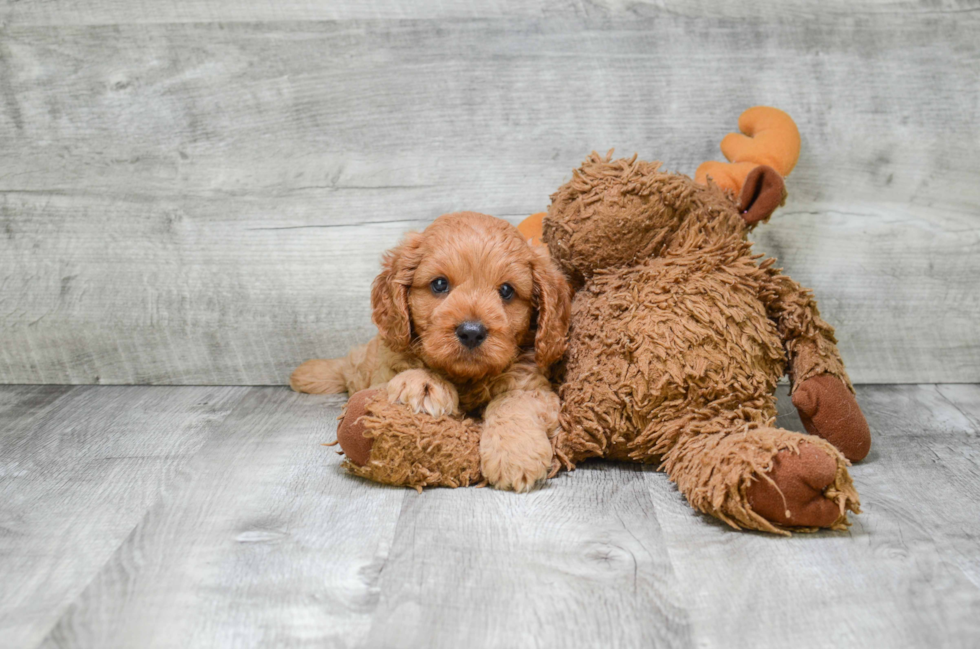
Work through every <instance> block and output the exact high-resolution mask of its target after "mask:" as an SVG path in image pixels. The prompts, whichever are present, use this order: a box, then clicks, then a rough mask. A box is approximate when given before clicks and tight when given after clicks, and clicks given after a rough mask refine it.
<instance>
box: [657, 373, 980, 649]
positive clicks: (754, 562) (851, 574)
mask: <svg viewBox="0 0 980 649" xmlns="http://www.w3.org/2000/svg"><path fill="white" fill-rule="evenodd" d="M947 387H949V386H940V387H938V388H937V386H933V385H907V386H861V387H859V388H858V401H859V403H860V404H861V408H862V410H863V411H864V413H865V415H866V416H867V418H868V423H869V425H870V426H871V431H872V436H873V439H874V444H875V445H874V447H873V448H872V451H871V455H870V456H869V457H868V458H867V459H866V460H865V461H863V462H862V463H860V464H858V465H856V466H854V467H852V468H851V474H852V476H853V477H854V482H855V485H856V486H857V488H858V490H859V492H860V494H861V507H862V509H863V510H864V512H863V513H862V514H861V515H859V516H854V517H852V523H853V525H852V527H851V528H850V530H848V531H847V532H843V533H821V534H818V535H812V536H797V537H794V538H793V539H790V540H789V542H788V543H781V542H779V540H778V539H773V538H770V537H763V536H760V535H750V534H744V535H742V534H732V533H730V532H729V531H728V530H727V529H725V527H724V526H723V525H720V524H718V523H717V522H715V521H712V520H708V519H705V518H703V517H700V516H697V515H696V514H695V513H694V512H693V511H692V510H691V509H690V508H689V507H687V506H686V505H685V504H684V503H683V502H681V501H680V500H679V499H678V497H677V493H676V491H675V490H673V489H668V488H665V486H664V485H663V483H662V482H661V481H660V476H658V475H650V476H648V479H649V481H650V483H651V492H652V493H653V494H654V495H655V496H654V502H655V503H656V506H657V511H658V514H659V519H660V521H661V525H662V529H663V535H664V539H665V543H666V544H667V546H668V547H669V548H670V553H671V558H672V559H673V562H674V567H675V570H676V572H677V578H678V581H679V583H680V584H681V585H682V589H683V595H684V596H685V602H687V604H688V609H687V610H688V613H689V615H690V621H691V627H692V628H693V629H695V630H696V633H695V640H696V642H697V643H698V645H699V646H709V647H746V648H748V647H758V646H769V647H786V646H793V647H814V648H819V647H828V646H840V647H852V646H869V647H902V646H907V647H963V648H966V647H971V646H974V645H975V644H976V639H977V638H978V637H980V617H978V615H980V579H978V575H980V549H978V548H980V543H978V541H980V517H978V516H976V505H975V503H976V502H977V498H978V497H980V427H978V425H977V420H976V419H971V418H970V417H968V416H966V415H964V413H963V410H966V409H973V410H974V411H976V409H977V406H978V404H980V387H978V386H976V385H969V386H957V389H956V390H955V392H956V394H955V395H951V398H949V397H946V396H944V394H943V392H944V391H945V390H946V388H947ZM780 396H781V398H780V404H779V406H780V408H779V409H780V424H781V425H782V426H784V427H786V428H789V429H791V430H798V431H803V427H802V424H801V423H800V421H799V418H798V417H797V415H796V412H795V409H794V408H793V406H792V404H791V403H790V402H789V398H788V395H786V393H785V392H781V395H780ZM760 638H761V639H762V640H761V641H760Z"/></svg>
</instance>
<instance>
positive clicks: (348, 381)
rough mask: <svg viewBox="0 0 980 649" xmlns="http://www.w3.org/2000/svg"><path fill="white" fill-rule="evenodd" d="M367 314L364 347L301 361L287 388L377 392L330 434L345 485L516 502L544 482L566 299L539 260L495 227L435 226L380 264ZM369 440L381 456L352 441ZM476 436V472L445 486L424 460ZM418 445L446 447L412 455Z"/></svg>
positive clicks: (479, 217)
mask: <svg viewBox="0 0 980 649" xmlns="http://www.w3.org/2000/svg"><path fill="white" fill-rule="evenodd" d="M371 306H372V310H373V313H372V320H373V321H374V323H375V324H376V325H377V327H378V336H377V337H376V338H375V339H374V340H372V341H371V342H370V343H368V344H367V345H363V346H361V347H358V348H355V349H353V350H352V351H351V352H350V354H348V355H347V356H346V357H344V358H339V359H332V360H320V359H317V360H311V361H307V362H306V363H303V364H302V365H301V366H300V367H298V368H297V369H296V371H295V372H293V375H292V377H291V379H290V385H291V386H292V387H293V389H294V390H297V391H300V392H316V393H336V392H344V391H346V392H348V393H350V394H351V395H354V394H355V393H356V392H358V391H361V390H368V389H374V390H382V389H383V391H384V394H383V395H380V394H377V393H366V394H363V395H361V396H360V397H358V398H357V399H352V404H351V408H349V411H350V410H356V416H355V417H354V420H356V421H358V422H361V420H362V419H363V422H361V423H359V425H358V427H357V429H356V430H354V429H353V428H352V427H351V426H347V427H342V429H341V431H339V432H338V435H339V436H341V437H343V436H344V435H346V436H347V438H341V439H340V441H341V443H342V446H343V448H345V450H347V451H348V458H349V459H351V460H352V461H353V462H354V464H355V467H356V466H357V465H360V467H359V468H355V472H356V473H359V474H361V475H365V476H367V477H371V478H373V479H375V480H379V481H381V482H389V483H393V484H411V485H412V486H420V485H428V484H447V485H454V486H455V485H458V484H469V483H470V482H471V481H473V480H475V479H476V478H477V477H478V475H479V474H480V473H482V475H483V477H484V478H486V480H487V481H489V482H490V483H491V484H492V485H494V486H496V487H499V488H503V489H514V490H516V491H525V490H527V489H530V488H531V487H532V486H533V485H534V484H535V483H536V482H537V481H539V480H542V479H544V478H546V477H547V475H548V472H549V471H550V470H551V468H552V466H553V452H552V445H551V441H550V437H551V436H553V435H554V434H555V432H556V426H557V419H558V410H559V405H558V398H557V396H556V395H555V393H554V392H553V391H552V389H551V384H550V381H549V377H548V368H549V367H550V366H551V365H552V364H553V363H554V362H555V361H557V360H558V359H559V358H560V357H561V356H562V354H563V353H564V351H565V345H566V335H567V331H568V319H569V311H570V289H569V287H568V284H567V283H566V281H565V279H564V277H563V276H562V274H561V273H560V272H559V271H558V270H557V268H556V267H555V266H554V264H553V263H552V262H551V260H550V258H549V257H548V255H547V252H546V251H543V250H539V249H534V248H532V247H531V246H529V245H528V244H527V242H526V241H525V240H524V238H523V237H522V236H521V235H520V233H518V231H517V229H516V228H515V227H514V226H512V225H510V224H509V223H507V222H506V221H503V220H501V219H497V218H493V217H491V216H487V215H485V214H476V213H474V212H461V213H457V214H447V215H444V216H441V217H439V218H438V219H436V220H435V222H433V223H432V225H430V226H429V227H428V228H426V229H425V231H424V232H422V233H410V234H409V235H408V236H407V237H406V238H405V240H404V242H403V243H402V244H401V245H400V246H399V247H397V248H395V249H394V250H391V251H389V252H388V253H387V254H386V255H385V257H384V261H383V264H382V271H381V274H380V275H378V277H377V279H375V281H374V285H373V288H372V290H371ZM385 396H386V398H383V397H385ZM380 411H384V417H382V418H377V417H376V418H375V419H372V418H371V417H372V415H374V414H377V413H378V412H380ZM349 414H351V413H350V412H349ZM463 414H469V415H476V416H482V422H479V423H477V422H475V421H474V420H472V419H462V417H461V416H462V415H463ZM369 423H373V427H372V426H368V428H367V429H365V428H364V425H366V424H369ZM475 426H476V427H478V428H474V427H475ZM381 428H383V431H382V432H385V433H386V435H384V436H383V437H384V442H383V443H378V444H376V445H375V444H374V443H373V442H370V443H365V442H364V441H363V440H365V439H368V440H377V439H379V437H380V435H379V434H378V433H379V430H380V429H381ZM477 429H478V430H479V460H480V461H479V472H477V471H475V470H472V469H473V466H472V462H471V461H470V463H469V464H468V465H467V466H468V467H469V470H468V472H464V474H465V475H453V474H454V473H456V472H455V470H454V471H449V472H447V471H446V470H445V469H446V463H445V461H442V460H439V461H437V460H436V458H437V457H438V458H441V457H443V456H442V455H439V454H438V453H436V451H437V450H438V449H441V448H449V447H451V446H452V445H453V444H455V441H453V440H469V442H472V441H473V439H474V438H473V431H474V430H477ZM428 431H433V432H440V433H444V432H445V431H452V432H453V434H450V435H448V437H447V436H445V435H442V436H441V437H439V440H441V441H439V440H437V438H436V437H431V440H433V441H432V442H431V443H430V444H427V445H423V443H422V442H423V440H424V439H428V438H426V435H427V434H428ZM456 433H458V435H456ZM454 435H455V436H454ZM437 437H438V436H437ZM447 439H448V440H449V441H448V442H447V441H446V440H447ZM446 444H448V445H449V446H446ZM359 445H360V446H359ZM437 447H438V449H437ZM351 449H355V450H353V451H351ZM423 449H424V450H423ZM467 449H470V450H469V453H468V455H469V459H470V460H472V456H473V453H472V444H470V446H467ZM466 454H467V453H464V454H463V455H466ZM443 455H445V454H443ZM355 456H357V457H355ZM396 459H397V461H396ZM461 462H462V463H463V464H466V462H467V460H466V458H463V459H462V460H461ZM454 466H455V465H454ZM438 467H442V469H441V470H440V469H439V468H438Z"/></svg>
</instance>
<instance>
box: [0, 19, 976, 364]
mask: <svg viewBox="0 0 980 649" xmlns="http://www.w3.org/2000/svg"><path fill="white" fill-rule="evenodd" d="M978 34H980V2H977V1H975V0H974V1H969V2H967V1H961V2H956V1H948V0H947V1H941V2H932V1H923V2H913V1H906V2H883V1H879V2H845V1H844V0H834V1H831V2H819V3H816V2H812V3H811V2H802V1H800V0H794V1H792V2H778V1H776V0H771V1H770V2H762V1H752V2H743V3H731V2H725V1H723V0H700V1H697V2H677V1H673V0H662V1H659V2H642V1H640V2H634V1H630V2H626V1H624V0H604V1H597V2H561V1H559V2H543V1H531V2H516V1H511V0H497V1H495V2H463V3H448V2H437V1H427V2H412V3H403V2H395V1H394V0H376V1H372V2H351V1H346V2H339V3H311V2H306V1H302V2H301V1H297V0H291V1H281V2H272V1H271V0H266V1H264V2H245V1H244V0H195V1H193V2H186V3H169V2H165V3H160V2H150V1H139V2H129V1H122V0H96V1H93V2H80V1H78V0H60V1H58V0H47V1H43V2H41V1H39V2H13V1H10V0H0V152H2V153H0V382H7V383H161V384H198V383H199V384H276V383H282V382H284V381H285V379H286V377H287V376H288V373H289V371H290V369H291V368H292V367H293V366H295V365H296V364H297V363H298V362H299V361H301V360H303V359H305V358H308V357H313V356H331V355H339V354H342V353H344V352H345V351H346V349H347V348H348V347H349V346H350V345H352V344H354V343H357V342H362V341H364V340H367V339H368V338H369V337H370V336H371V335H372V333H373V328H372V326H371V324H370V319H369V309H368V286H369V283H370V280H371V278H372V276H373V275H374V273H375V272H376V270H377V263H378V258H379V255H380V253H381V252H382V251H383V250H384V249H385V248H388V247H390V246H392V245H393V244H394V243H395V242H396V241H397V239H398V238H399V236H400V234H401V233H402V232H403V231H405V230H407V229H411V228H419V227H423V226H424V225H425V224H426V223H427V222H429V221H430V220H431V219H433V218H434V217H436V216H438V215H439V214H441V213H444V212H449V211H453V210H459V209H473V210H479V211H484V212H487V213H490V214H495V215H498V216H502V217H504V218H507V219H509V220H511V221H514V222H517V221H519V220H520V219H522V218H523V217H524V216H526V215H527V214H529V213H531V212H534V211H539V210H541V209H544V208H545V207H546V206H547V203H548V195H549V194H550V193H551V192H552V191H554V190H555V189H556V188H557V187H558V186H559V185H560V184H561V183H562V182H563V181H564V180H565V179H567V178H568V177H569V175H570V172H571V170H572V168H573V167H575V166H576V165H577V164H578V163H579V162H580V161H581V159H582V158H583V157H584V156H585V155H586V154H588V153H589V151H591V150H592V149H597V150H602V151H605V150H607V149H608V148H610V147H616V148H617V151H618V152H620V153H622V154H624V155H629V154H632V153H633V152H634V151H635V152H638V153H639V154H640V155H641V156H642V157H644V158H648V159H661V160H663V161H665V163H666V165H667V167H669V168H670V169H672V170H677V171H682V172H685V173H692V172H693V170H694V168H695V167H696V166H697V164H698V163H699V162H701V161H703V160H706V159H716V158H718V157H719V153H718V142H719V141H720V139H721V138H722V136H723V135H724V134H725V133H727V132H728V131H730V130H732V129H733V128H734V126H735V121H736V119H737V117H738V114H739V113H740V112H741V110H743V109H744V108H746V107H748V106H751V105H753V104H760V103H763V104H771V105H776V106H779V107H782V108H783V109H785V110H787V111H788V112H789V113H790V114H791V115H793V116H794V117H795V118H796V120H797V121H798V123H799V125H800V129H801V132H802V136H803V147H804V149H803V154H802V157H801V160H800V163H799V165H798V167H797V169H796V171H795V172H794V173H793V175H792V176H791V177H790V179H789V183H788V186H789V191H790V199H789V201H788V203H787V205H786V207H785V208H784V209H783V211H782V212H781V213H780V215H779V216H777V217H776V218H775V219H774V221H773V222H772V223H770V224H769V225H767V226H765V227H764V228H763V229H761V230H760V231H759V232H758V234H757V240H758V242H759V247H760V250H762V251H764V252H767V253H769V254H772V255H774V256H777V257H779V259H780V263H781V265H783V266H784V267H785V268H786V269H787V271H788V272H789V273H790V274H791V275H792V276H793V277H794V278H795V279H797V280H799V281H800V282H801V283H803V284H804V285H807V286H810V287H812V288H813V289H814V290H815V292H816V295H817V297H818V299H819V300H820V304H821V308H822V310H823V312H824V315H825V316H826V317H827V319H828V320H830V321H831V322H832V323H833V324H835V325H836V326H837V329H838V333H839V338H840V340H841V347H842V350H843V353H844V357H845V360H846V361H847V363H848V366H849V368H850V370H851V374H852V376H853V378H854V379H855V381H858V382H909V381H915V382H937V381H980V325H978V324H977V322H978V320H980V289H978V288H977V279H978V277H980V254H978V253H980V208H978V205H980V38H978V37H977V35H978Z"/></svg>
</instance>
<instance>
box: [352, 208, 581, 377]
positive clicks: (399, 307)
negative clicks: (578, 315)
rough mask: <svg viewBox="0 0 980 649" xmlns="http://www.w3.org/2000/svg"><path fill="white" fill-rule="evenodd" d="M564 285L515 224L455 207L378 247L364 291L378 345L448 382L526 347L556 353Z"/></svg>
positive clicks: (561, 344)
mask: <svg viewBox="0 0 980 649" xmlns="http://www.w3.org/2000/svg"><path fill="white" fill-rule="evenodd" d="M570 303H571V291H570V290H569V288H568V284H567V283H566V282H565V279H564V277H563V276H562V274H561V272H559V271H558V269H557V268H556V267H555V265H554V264H553V263H552V261H551V259H550V258H549V257H548V253H547V251H545V250H543V249H534V248H531V247H530V246H529V245H528V244H527V242H526V241H525V240H524V238H523V237H522V236H521V234H520V233H519V232H518V231H517V228H515V227H514V226H512V225H510V224H509V223H507V222H506V221H503V220H501V219H496V218H494V217H491V216H486V215H485V214H476V213H474V212H460V213H457V214H447V215H444V216H441V217H439V218H438V219H436V220H435V221H434V222H433V223H432V225H430V226H429V227H428V228H426V229H425V231H424V232H422V233H411V234H409V235H408V236H407V237H406V238H405V240H404V241H403V242H402V244H401V245H400V246H399V247H397V248H395V249H394V250H390V251H389V252H388V253H386V254H385V256H384V260H383V262H382V271H381V274H380V275H378V277H377V278H376V279H375V280H374V286H373V287H372V290H371V306H372V309H373V314H372V319H373V320H374V323H375V324H376V325H377V326H378V331H379V332H380V334H381V336H382V337H383V338H384V340H385V343H386V344H387V345H388V346H389V347H390V348H392V349H394V350H396V351H405V350H408V349H411V350H412V351H414V352H415V353H417V354H418V355H419V357H420V358H421V359H422V360H423V361H424V362H425V363H426V364H427V365H429V366H430V367H433V368H435V369H439V370H442V371H443V372H445V373H446V374H448V375H449V376H450V377H452V378H454V379H456V380H475V379H479V378H483V377H486V376H491V375H493V374H497V373H499V372H501V371H503V370H504V369H506V368H507V366H509V365H510V364H511V363H512V362H513V361H514V360H515V359H516V358H517V356H518V354H519V352H520V349H521V347H523V346H528V345H531V344H533V345H534V355H535V361H536V363H537V364H538V365H539V366H541V367H542V368H545V367H548V366H550V365H551V364H553V363H554V362H555V361H557V360H558V359H559V358H561V356H562V354H564V353H565V343H566V336H567V333H568V321H569V314H570Z"/></svg>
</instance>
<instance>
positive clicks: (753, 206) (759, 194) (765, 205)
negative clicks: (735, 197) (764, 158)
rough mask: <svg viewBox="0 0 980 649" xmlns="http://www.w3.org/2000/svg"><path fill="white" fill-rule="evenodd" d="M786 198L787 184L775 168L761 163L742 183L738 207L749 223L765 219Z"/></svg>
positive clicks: (752, 223)
mask: <svg viewBox="0 0 980 649" xmlns="http://www.w3.org/2000/svg"><path fill="white" fill-rule="evenodd" d="M784 200H786V185H785V183H783V177H782V176H780V175H779V174H778V173H777V172H776V170H775V169H773V168H772V167H767V166H766V165H759V166H758V167H756V168H755V169H753V170H752V171H750V172H749V175H748V176H746V177H745V184H744V185H742V195H741V197H740V199H739V202H738V209H739V211H740V212H741V213H742V218H743V219H745V223H746V224H747V225H755V224H756V223H758V222H759V221H765V220H766V219H768V218H769V217H770V216H772V213H773V212H775V211H776V208H777V207H779V206H780V205H782V204H783V201H784Z"/></svg>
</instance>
